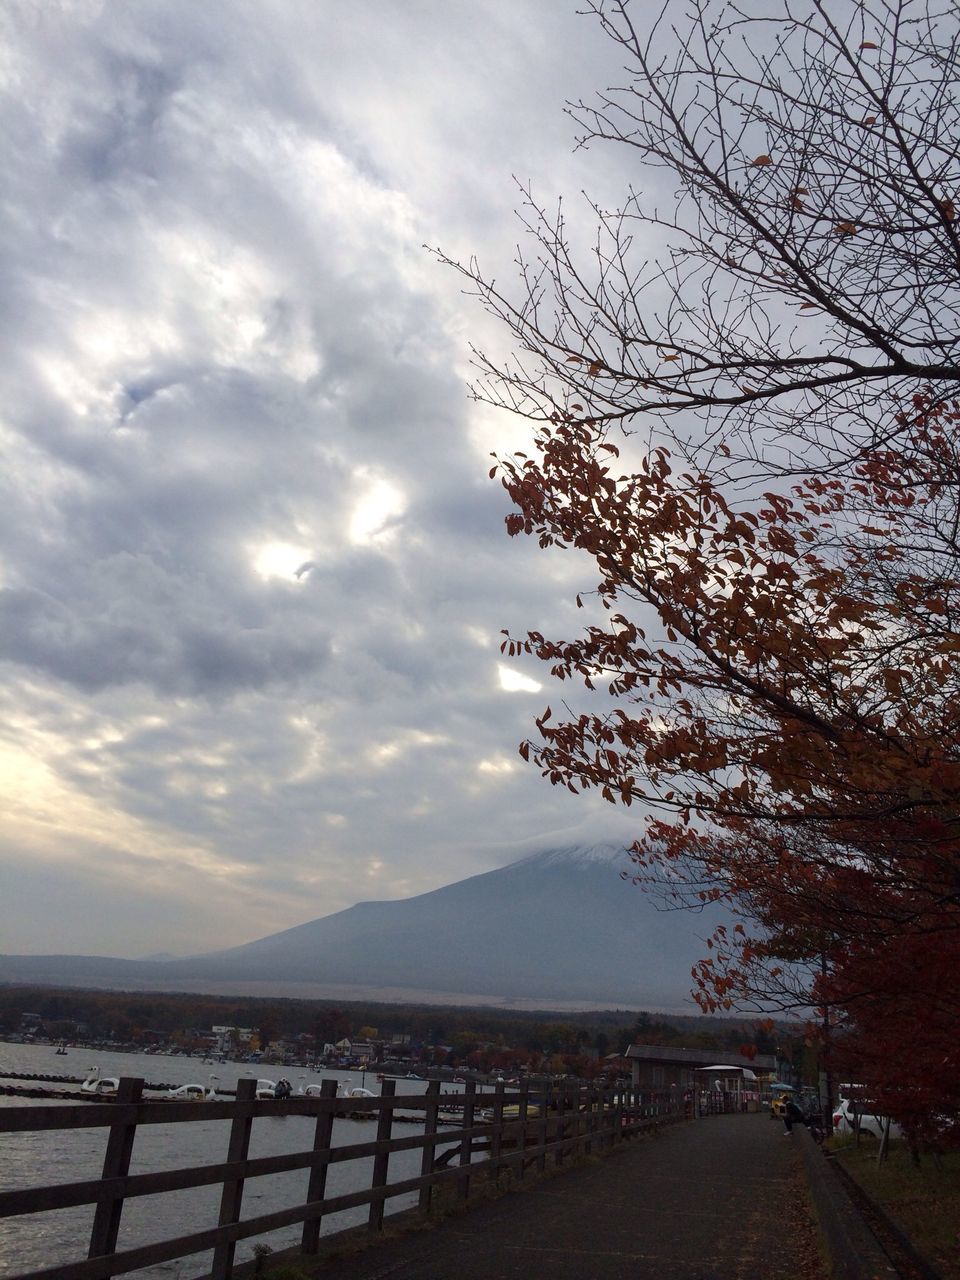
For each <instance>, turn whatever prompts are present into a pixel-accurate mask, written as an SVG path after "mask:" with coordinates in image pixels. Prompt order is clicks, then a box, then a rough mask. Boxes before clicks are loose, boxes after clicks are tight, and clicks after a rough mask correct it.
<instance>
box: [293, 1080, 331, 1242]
mask: <svg viewBox="0 0 960 1280" xmlns="http://www.w3.org/2000/svg"><path fill="white" fill-rule="evenodd" d="M336 1096H337V1082H336V1080H324V1082H323V1084H321V1086H320V1106H321V1111H320V1113H319V1115H318V1116H317V1127H316V1128H315V1129H314V1131H313V1153H314V1155H317V1154H318V1153H319V1152H321V1151H327V1152H329V1150H330V1139H331V1137H332V1136H333V1114H334V1110H335V1107H336V1103H335V1102H334V1099H335V1098H336ZM329 1167H330V1166H329V1164H328V1163H327V1161H326V1160H325V1161H324V1162H323V1164H315V1165H314V1166H313V1167H312V1168H311V1170H310V1180H309V1182H308V1183H307V1204H315V1203H316V1202H317V1201H318V1200H322V1199H323V1197H324V1193H325V1192H326V1189H327V1170H328V1169H329ZM319 1248H320V1217H319V1216H318V1217H316V1218H308V1219H307V1220H306V1222H305V1223H304V1224H303V1238H302V1240H301V1242H300V1249H301V1252H303V1253H316V1252H317V1250H318V1249H319Z"/></svg>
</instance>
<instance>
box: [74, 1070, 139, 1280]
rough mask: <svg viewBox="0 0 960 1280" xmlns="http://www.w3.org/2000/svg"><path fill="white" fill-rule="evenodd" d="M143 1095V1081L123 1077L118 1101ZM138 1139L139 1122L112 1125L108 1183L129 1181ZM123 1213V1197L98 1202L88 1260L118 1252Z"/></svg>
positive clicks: (131, 1100)
mask: <svg viewBox="0 0 960 1280" xmlns="http://www.w3.org/2000/svg"><path fill="white" fill-rule="evenodd" d="M142 1092H143V1081H142V1080H138V1079H136V1078H135V1077H134V1076H123V1077H122V1078H121V1080H120V1083H119V1085H118V1086H117V1102H118V1103H120V1104H123V1103H127V1104H135V1103H138V1102H139V1101H140V1095H141V1093H142ZM136 1136H137V1122H136V1120H134V1122H133V1124H112V1125H111V1126H110V1136H109V1138H108V1139H107V1150H106V1154H105V1155H104V1157H103V1173H102V1174H101V1175H100V1176H101V1177H102V1178H103V1179H104V1180H106V1179H107V1178H125V1177H126V1176H127V1174H128V1173H129V1172H130V1156H131V1155H132V1153H133V1140H134V1138H135V1137H136ZM122 1213H123V1196H122V1195H121V1196H117V1195H112V1194H108V1195H106V1196H105V1197H104V1198H103V1199H100V1200H98V1201H97V1208H96V1212H95V1213H94V1215H93V1230H92V1231H91V1232H90V1250H89V1252H88V1254H87V1257H88V1258H101V1257H103V1256H104V1254H108V1253H116V1251H117V1235H118V1234H119V1231H120V1215H121V1214H122Z"/></svg>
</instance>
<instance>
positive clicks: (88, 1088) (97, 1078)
mask: <svg viewBox="0 0 960 1280" xmlns="http://www.w3.org/2000/svg"><path fill="white" fill-rule="evenodd" d="M119 1088H120V1077H119V1076H101V1075H100V1068H99V1067H88V1068H87V1078H86V1079H85V1080H84V1081H83V1083H82V1084H81V1085H80V1092H81V1093H90V1094H93V1095H94V1097H97V1098H103V1097H111V1096H112V1095H113V1094H115V1093H116V1092H117V1090H118V1089H119Z"/></svg>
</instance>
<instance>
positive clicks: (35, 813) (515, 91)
mask: <svg viewBox="0 0 960 1280" xmlns="http://www.w3.org/2000/svg"><path fill="white" fill-rule="evenodd" d="M8 16H9V27H10V31H9V34H10V40H9V49H10V56H9V60H8V63H7V65H6V69H5V72H4V77H5V78H3V79H0V113H2V118H3V120H4V123H5V126H6V127H5V130H4V131H3V132H2V134H0V159H2V163H3V166H4V175H5V187H6V204H5V207H4V212H3V214H2V217H0V284H2V289H0V330H2V333H3V342H2V344H0V392H2V400H0V405H2V410H0V441H2V444H3V448H4V451H5V454H4V456H5V465H4V468H3V469H2V470H0V664H2V666H0V670H2V672H3V682H2V686H0V724H2V726H3V727H2V728H0V778H2V779H3V780H4V782H5V789H6V790H8V792H9V794H10V795H11V796H12V797H14V798H15V802H14V803H11V805H10V806H9V807H8V812H7V814H6V817H5V821H4V823H3V826H2V829H0V857H2V858H3V859H4V861H5V863H6V864H7V865H8V867H9V870H10V875H11V877H13V879H12V881H11V883H15V884H16V886H17V892H16V894H15V895H13V896H8V897H7V899H6V901H5V902H4V903H0V930H2V932H3V937H4V946H5V949H10V950H16V949H23V950H33V951H47V950H55V949H60V944H59V942H58V938H63V939H69V942H70V947H71V948H73V949H80V950H90V951H101V952H102V951H104V950H110V949H114V950H118V951H121V952H124V951H126V952H128V953H134V952H143V951H149V950H163V949H168V948H169V949H173V950H196V949H198V947H199V945H200V943H198V931H199V933H200V934H202V942H203V943H204V944H207V943H208V944H209V945H210V946H211V947H213V946H216V945H228V944H230V943H232V942H239V941H243V940H245V939H247V938H250V937H254V936H257V935H258V934H260V933H264V932H267V931H269V930H271V929H275V928H281V927H284V926H287V925H290V924H294V923H297V922H298V921H300V920H302V919H306V918H309V917H311V916H315V915H320V914H324V913H326V912H328V911H333V910H336V909H338V908H340V907H343V906H346V905H349V904H350V903H351V902H353V901H355V900H356V899H358V898H363V897H368V898H369V897H378V896H383V897H389V896H396V895H397V894H402V893H408V892H419V891H422V890H424V889H427V888H430V887H433V886H435V885H437V884H441V883H445V882H447V881H450V880H454V879H457V878H458V877H460V876H463V875H468V874H471V873H473V872H476V871H479V870H484V869H486V868H487V867H488V866H490V865H496V864H497V863H498V862H503V861H507V860H509V858H510V857H512V856H513V855H514V854H515V853H516V852H517V851H518V850H519V849H520V847H521V846H522V845H523V842H529V841H531V840H534V841H536V840H538V839H544V840H547V839H549V838H550V833H555V832H557V831H561V830H565V829H569V828H572V829H575V830H577V831H583V830H584V829H589V830H590V831H596V832H597V833H598V834H600V833H601V832H602V831H608V830H610V829H614V830H620V831H623V832H624V833H625V834H626V833H628V832H629V830H630V828H629V824H625V823H622V822H619V820H618V819H617V818H616V817H615V815H613V814H612V813H610V812H608V811H607V809H606V808H605V807H602V806H600V805H599V804H597V803H594V802H593V801H592V800H587V801H585V802H577V801H575V800H574V799H573V798H572V797H570V796H569V795H567V794H566V793H565V792H561V791H559V790H552V789H550V788H549V787H547V786H546V785H545V784H544V783H543V782H542V781H541V780H540V779H539V777H538V775H537V773H536V771H535V770H532V769H525V768H523V767H521V766H520V764H519V761H518V760H517V757H516V744H517V743H518V741H519V740H520V739H521V738H522V737H524V736H526V735H527V734H528V733H529V732H530V729H531V723H532V716H533V713H534V712H535V711H537V710H539V709H540V708H541V707H542V705H543V704H544V703H545V702H546V701H547V700H548V698H549V693H550V691H549V690H547V689H543V690H542V691H541V692H539V693H530V692H507V691H505V690H504V689H503V688H502V687H501V685H500V682H499V678H498V664H499V662H500V660H501V659H500V653H499V647H498V646H499V630H500V628H501V627H504V626H509V627H512V628H522V627H524V626H526V625H530V626H537V627H540V628H542V629H544V630H550V629H551V628H553V629H558V630H560V631H561V632H563V631H573V630H575V629H576V628H577V627H578V626H579V625H582V615H580V616H579V617H578V616H575V615H576V611H575V610H573V609H572V608H571V606H570V604H569V600H570V597H571V596H572V594H573V589H572V588H571V584H573V583H574V582H576V583H577V585H578V586H585V587H589V585H590V583H589V578H588V577H586V576H585V577H584V578H582V579H581V578H579V577H578V574H579V573H580V572H581V570H580V569H578V564H577V561H576V560H575V559H573V558H571V557H565V558H553V559H551V558H549V557H544V556H542V554H541V553H539V552H538V551H537V550H536V549H535V548H533V547H530V546H526V545H521V544H517V543H510V542H509V541H507V540H506V538H505V536H504V533H503V526H502V519H503V515H504V512H505V499H504V495H503V494H502V492H501V490H500V489H499V488H498V486H496V485H494V484H491V483H490V482H489V481H488V480H487V479H486V472H487V468H488V465H489V458H488V454H489V452H490V450H491V449H492V448H495V447H497V446H498V442H499V441H501V440H502V439H503V438H505V437H504V436H503V435H501V434H498V432H500V431H501V428H500V427H498V426H495V425H494V424H493V423H492V421H491V420H490V419H489V418H488V417H487V416H486V415H485V414H484V413H482V412H480V411H478V410H476V409H475V408H474V407H473V406H471V404H470V402H469V400H468V398H467V395H466V391H465V386H464V381H463V372H464V364H465V358H466V340H465V334H466V332H467V331H469V330H474V329H475V327H478V326H481V325H482V324H483V320H482V317H479V316H478V315H477V314H476V313H475V312H474V311H473V309H472V307H471V306H470V305H469V304H468V303H467V302H465V300H463V299H462V298H461V297H460V296H459V293H458V291H457V284H456V281H455V280H453V279H450V278H448V277H447V276H446V275H445V274H444V273H443V272H441V271H439V269H438V268H437V267H436V265H435V264H434V263H433V261H432V260H431V259H430V258H429V257H428V256H427V255H426V254H425V253H424V252H423V250H422V248H421V246H422V244H423V242H424V241H427V242H430V243H436V242H437V241H440V240H442V241H443V242H444V243H445V244H446V245H448V246H449V247H450V248H452V249H457V247H458V245H462V246H463V247H464V250H465V251H470V250H472V249H478V250H479V251H481V252H485V253H487V254H489V255H491V256H496V255H499V256H500V260H502V261H504V262H506V261H508V260H509V253H510V248H509V246H510V244H511V242H512V241H513V239H514V238H515V236H516V227H515V224H514V223H513V221H512V219H511V218H510V216H509V213H510V208H511V206H512V204H513V203H514V200H515V189H514V188H513V186H512V184H511V180H510V174H511V172H517V173H519V174H521V175H522V176H526V175H531V176H533V177H534V178H535V179H536V180H537V181H538V182H540V183H543V184H547V185H548V188H549V189H550V190H558V189H561V188H563V187H567V188H568V189H569V188H571V187H573V188H574V189H575V187H576V186H579V185H581V182H583V181H584V178H583V175H582V174H581V175H580V177H579V178H577V177H576V176H575V174H576V170H577V166H579V165H580V164H581V163H582V160H577V159H574V158H572V157H571V155H570V142H571V139H570V135H569V130H568V127H567V125H566V124H565V122H564V121H563V118H562V116H561V115H560V112H559V105H560V101H561V99H562V98H563V97H564V96H567V95H574V94H576V93H579V92H581V91H584V92H585V91H587V90H589V88H590V86H591V84H593V83H599V82H600V80H602V79H603V78H604V76H606V75H608V73H609V68H610V65H611V63H610V51H609V50H605V49H604V48H603V45H602V41H601V40H600V38H599V36H598V35H597V33H596V32H595V31H594V30H593V28H592V27H591V26H589V25H588V24H584V23H583V22H582V21H579V20H577V19H576V18H575V15H574V14H573V12H572V9H571V11H570V12H561V11H560V9H558V7H557V6H556V5H555V4H554V3H553V2H552V0H535V3H532V4H530V5H525V6H515V5H513V4H509V3H507V0H486V2H485V3H481V4H477V5H470V6H462V7H459V8H457V7H453V8H452V9H451V8H450V7H448V8H446V9H443V10H442V11H441V10H440V9H438V8H437V6H435V5H434V4H432V3H431V4H428V3H426V2H425V0H414V2H413V3H410V4H405V5H403V6H397V5H394V4H391V3H387V0H374V3H371V4H369V5H364V6H353V7H350V8H344V7H343V6H331V7H328V6H324V5H320V6H315V7H312V8H311V7H310V6H307V7H306V8H304V7H303V6H301V5H298V4H295V3H290V4H286V3H277V4H273V5H271V6H269V7H268V8H266V7H259V8H258V7H256V6H253V7H249V6H248V7H247V8H246V9H244V10H243V11H242V12H241V11H239V10H237V9H236V7H234V6H229V8H228V7H227V6H225V5H222V4H220V3H216V2H215V3H211V4H204V5H196V4H194V3H186V0H182V2H181V0H175V2H174V3H167V2H165V3H163V4H161V3H159V2H156V3H154V2H152V0H148V2H147V3H143V4H139V5H137V6H130V7H123V8H120V9H117V8H116V7H109V8H105V7H103V6H100V5H98V4H95V3H93V2H92V0H91V2H90V3H86V2H85V0H78V3H77V4H75V5H72V6H69V7H66V8H64V7H60V8H53V9H50V10H43V12H42V13H41V12H40V11H38V10H37V9H36V7H35V6H34V5H32V4H28V3H26V0H23V2H22V3H14V4H12V5H11V6H9V15H8ZM228 17H229V20H227V19H228ZM38 84H43V85H44V86H45V89H44V92H43V93H42V94H39V93H36V92H27V91H26V88H27V86H30V85H34V86H35V85H38ZM595 177H596V180H597V182H598V183H599V184H600V186H601V188H602V187H604V186H606V187H612V186H614V185H615V184H616V183H617V182H618V181H619V177H618V176H617V175H616V173H615V165H613V164H612V163H611V164H605V163H600V164H599V166H598V167H597V168H596V171H595ZM505 429H506V428H505V426H504V428H503V430H505ZM517 438H518V439H519V437H517ZM536 666H537V664H536V663H528V664H527V665H525V666H524V667H523V668H522V669H523V670H524V671H525V673H526V674H527V675H528V676H530V677H532V678H533V679H536V680H543V679H544V676H543V673H542V672H540V671H538V670H537V669H536ZM567 692H568V695H569V696H572V697H577V696H578V695H577V694H576V692H575V691H573V690H568V691H567ZM93 866H96V867H97V868H98V869H99V868H102V867H104V866H107V867H109V868H110V874H109V875H107V876H104V875H101V874H100V872H99V870H98V872H97V874H96V875H95V876H94V877H93V879H92V880H91V881H90V884H91V895H90V905H89V910H88V909H86V908H85V909H84V911H83V912H81V913H80V914H79V916H75V917H71V918H70V919H69V921H67V918H66V915H65V912H66V911H67V910H68V906H69V904H74V905H75V904H76V902H77V894H76V893H75V892H74V887H76V886H79V888H78V889H77V892H78V893H80V894H81V895H82V886H83V884H84V875H85V871H84V869H85V868H91V867H93ZM51 885H56V886H58V888H57V892H56V893H52V892H51V891H50V886H51ZM64 886H71V889H70V892H65V891H64V890H63V887H64ZM94 886H95V889H96V892H95V893H94V892H93V889H94ZM138 895H139V896H138ZM94 899H96V901H97V902H98V903H100V904H101V905H100V908H99V909H98V910H94V908H93V905H92V904H93V901H94ZM199 900H203V901H204V902H208V903H211V904H213V909H212V910H211V909H209V908H207V909H206V910H205V911H201V910H200V909H199V908H198V906H197V903H198V901H199ZM134 903H135V904H136V905H135V906H134V905H131V904H134ZM132 921H136V928H133V927H132V924H131V922H132ZM134 938H135V939H136V940H138V941H137V945H134V941H133V940H132V939H134Z"/></svg>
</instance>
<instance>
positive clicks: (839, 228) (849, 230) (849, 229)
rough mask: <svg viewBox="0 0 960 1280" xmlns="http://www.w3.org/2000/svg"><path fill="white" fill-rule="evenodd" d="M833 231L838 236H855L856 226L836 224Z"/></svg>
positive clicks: (845, 223) (842, 223) (854, 224)
mask: <svg viewBox="0 0 960 1280" xmlns="http://www.w3.org/2000/svg"><path fill="white" fill-rule="evenodd" d="M833 229H834V231H835V232H836V233H837V235H838V236H855V235H856V234H857V224H856V223H855V222H838V223H837V225H836V226H835V227H834V228H833Z"/></svg>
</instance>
